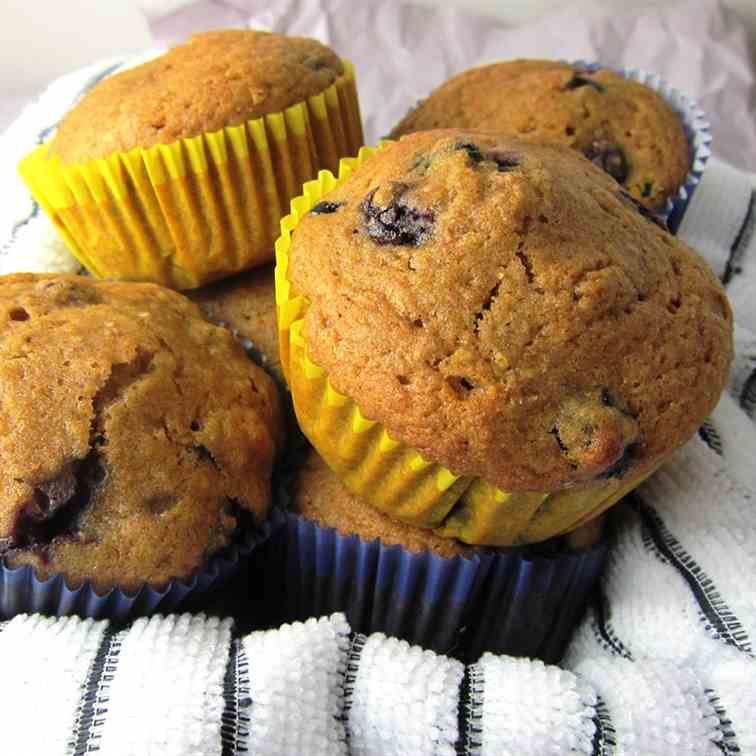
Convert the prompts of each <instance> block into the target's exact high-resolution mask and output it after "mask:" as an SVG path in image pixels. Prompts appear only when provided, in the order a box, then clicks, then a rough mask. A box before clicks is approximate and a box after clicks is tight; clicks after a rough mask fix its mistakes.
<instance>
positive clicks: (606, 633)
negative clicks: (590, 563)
mask: <svg viewBox="0 0 756 756" xmlns="http://www.w3.org/2000/svg"><path fill="white" fill-rule="evenodd" d="M591 609H592V615H593V616H592V619H591V629H592V630H593V635H594V637H595V639H596V642H597V643H598V644H599V645H600V646H601V648H603V649H604V650H605V651H608V652H609V653H610V654H612V655H613V656H621V657H623V658H624V659H629V660H630V661H633V655H632V654H631V653H630V650H629V649H628V648H627V646H625V644H624V643H623V642H622V641H621V640H620V638H619V636H618V635H617V633H616V632H615V630H614V627H613V626H612V622H611V619H610V615H611V609H610V607H609V601H608V600H607V598H606V596H605V595H604V592H603V591H602V590H601V588H600V587H599V588H597V589H596V590H595V591H594V595H593V601H592V604H591Z"/></svg>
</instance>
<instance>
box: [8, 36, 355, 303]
mask: <svg viewBox="0 0 756 756" xmlns="http://www.w3.org/2000/svg"><path fill="white" fill-rule="evenodd" d="M361 144H362V132H361V125H360V118H359V108H358V105H357V94H356V88H355V83H354V75H353V71H352V68H351V65H350V64H348V63H347V62H346V61H342V60H341V59H339V57H338V56H337V55H336V54H335V53H334V52H333V51H332V50H330V49H329V48H328V47H326V46H324V45H322V44H320V43H319V42H317V41H316V40H312V39H306V38H301V37H285V36H283V35H280V34H271V33H268V32H259V31H250V30H238V29H235V30H223V31H215V32H207V33H204V34H198V35H196V36H194V37H192V38H191V39H190V40H189V41H188V42H186V43H185V44H183V45H179V46H178V47H175V48H173V49H172V50H170V51H168V52H167V53H166V54H164V55H162V56H160V57H158V58H155V59H153V60H151V61H149V62H147V63H144V64H142V65H140V66H137V67H135V68H132V69H128V70H126V71H123V72H121V73H117V74H115V75H113V76H111V77H109V78H106V79H104V80H103V81H101V82H100V83H99V84H97V85H96V86H95V87H94V88H93V89H92V90H91V91H90V92H89V93H87V94H86V95H85V96H84V97H83V98H82V99H81V100H80V102H78V103H77V104H76V105H75V106H74V107H73V109H72V110H71V111H70V112H69V113H68V114H67V115H66V117H65V118H64V119H63V121H62V122H61V124H60V127H59V128H58V130H57V132H56V133H55V136H54V137H53V139H52V140H51V142H50V143H49V145H46V146H43V147H42V148H40V149H39V150H37V151H35V152H34V153H32V155H31V156H29V157H27V158H26V159H25V160H24V161H23V162H22V164H21V166H20V169H21V173H22V175H23V176H24V178H25V179H26V181H27V183H28V184H29V186H30V188H31V190H32V192H33V194H34V195H35V197H36V198H37V199H38V200H39V202H40V204H41V205H42V207H43V208H44V209H45V210H46V211H47V212H48V213H49V214H50V215H51V216H52V217H53V220H54V221H55V222H56V224H57V226H58V227H59V228H60V230H61V231H62V232H63V233H64V235H65V237H66V240H67V241H68V243H69V245H70V246H71V247H72V250H73V251H74V253H75V254H76V255H77V257H79V259H80V260H81V262H82V264H84V265H85V266H86V267H87V268H88V270H90V271H91V272H92V273H93V274H95V275H97V276H99V277H109V278H118V279H130V280H151V281H156V282H158V283H163V284H166V285H170V286H173V287H175V288H183V289H185V288H194V287H197V286H199V285H201V284H202V283H205V282H208V281H211V280H214V279H217V278H220V277H223V276H226V275H230V274H232V273H234V272H237V271H240V270H243V269H245V268H249V267H252V266H254V265H259V264H262V263H264V262H266V261H269V260H271V259H272V251H273V242H274V240H275V238H276V236H277V234H278V222H279V219H280V217H281V215H282V214H284V213H285V212H286V209H287V207H288V204H289V200H290V198H291V197H293V196H294V195H295V194H297V193H298V192H299V190H300V189H301V186H302V183H303V182H304V181H306V180H308V179H310V178H312V177H313V176H314V175H316V173H317V171H318V170H319V169H321V168H332V169H335V168H336V166H337V165H338V160H339V158H340V157H341V156H342V155H345V154H351V153H353V152H354V151H356V150H357V149H358V148H359V146H360V145H361ZM103 161H104V162H103Z"/></svg>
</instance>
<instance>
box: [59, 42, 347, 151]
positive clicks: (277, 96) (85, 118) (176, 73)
mask: <svg viewBox="0 0 756 756" xmlns="http://www.w3.org/2000/svg"><path fill="white" fill-rule="evenodd" d="M342 72H343V66H342V64H341V60H340V59H339V58H338V56H337V55H336V54H335V53H334V52H333V51H332V50H330V49H329V48H327V47H325V46H324V45H322V44H321V43H320V42H318V41H317V40H314V39H307V38H305V37H285V36H283V35H281V34H271V33H268V32H260V31H248V30H240V29H226V30H223V31H213V32H206V33H204V34H196V35H194V36H193V37H191V38H190V39H189V41H188V42H186V43H184V44H182V45H180V46H178V47H174V48H173V49H171V50H169V51H168V52H167V53H166V54H165V55H161V56H160V57H159V58H156V59H155V60H151V61H149V62H147V63H144V64H142V65H140V66H137V67H136V68H132V69H130V70H127V71H123V72H122V73H118V74H115V75H114V76H111V77H109V78H107V79H105V80H104V81H101V82H100V83H99V84H98V85H97V86H96V87H94V88H93V89H92V90H91V91H90V92H89V93H88V94H87V95H85V96H84V98H83V99H82V100H81V101H80V102H79V103H78V104H77V105H76V106H75V107H74V108H73V109H72V110H71V111H70V112H69V113H68V115H67V116H66V117H65V118H64V119H63V122H62V123H61V124H60V127H59V128H58V131H57V133H56V135H55V137H54V138H53V140H52V143H51V145H50V155H51V156H52V155H57V156H58V157H60V158H61V160H63V161H64V162H79V161H84V160H91V159H93V158H98V157H105V156H106V155H109V154H110V153H112V152H115V151H124V150H130V149H132V148H134V147H150V146H152V145H154V144H166V143H168V142H173V141H175V140H176V139H182V138H186V137H193V136H196V135H197V134H199V133H201V132H203V131H216V130H218V129H222V128H224V127H226V126H238V125H239V124H241V123H244V122H245V121H247V120H250V119H252V118H258V117H260V116H262V115H266V114H267V113H275V112H278V111H281V110H284V109H285V108H287V107H289V106H290V105H293V104H295V103H297V102H301V101H302V100H304V99H306V98H308V97H311V96H312V95H315V94H318V93H319V92H322V91H323V90H324V89H326V88H327V87H329V86H330V85H331V84H332V83H333V82H334V81H335V80H336V79H337V78H338V77H339V76H340V75H341V73H342Z"/></svg>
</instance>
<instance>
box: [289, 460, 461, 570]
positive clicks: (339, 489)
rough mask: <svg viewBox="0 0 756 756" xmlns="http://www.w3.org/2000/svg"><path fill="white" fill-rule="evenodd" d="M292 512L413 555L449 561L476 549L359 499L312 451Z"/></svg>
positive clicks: (342, 531)
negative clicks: (424, 553) (430, 554)
mask: <svg viewBox="0 0 756 756" xmlns="http://www.w3.org/2000/svg"><path fill="white" fill-rule="evenodd" d="M293 509H294V511H295V512H297V513H298V514H300V515H302V517H304V518H306V519H308V520H311V521H312V522H316V523H317V524H318V525H320V527H322V528H334V529H335V530H337V531H338V532H339V533H340V534H341V535H343V536H350V535H353V534H356V535H358V536H359V537H360V538H361V539H363V540H364V541H373V540H375V539H376V538H377V539H379V540H380V541H381V543H383V544H384V545H386V546H402V547H403V548H405V549H407V551H410V552H412V553H414V554H417V553H421V552H424V551H430V552H432V553H434V554H437V555H438V556H441V557H444V558H446V559H450V558H452V557H455V556H464V557H467V558H469V557H471V556H472V555H473V553H474V549H473V548H471V547H470V546H467V545H466V544H463V543H461V542H460V541H457V540H456V539H454V538H443V537H442V536H439V535H437V534H436V533H434V532H433V531H432V530H428V529H426V528H418V527H416V526H414V525H408V524H407V523H404V522H401V521H400V520H394V519H392V518H391V517H389V516H388V515H385V514H383V513H382V512H379V511H378V510H377V509H374V508H373V507H371V506H370V505H369V504H365V503H364V502H363V501H361V500H360V499H359V498H357V497H356V496H355V495H354V494H353V493H352V492H351V491H350V490H349V489H348V488H345V487H344V485H343V483H341V481H340V480H339V479H338V477H336V475H334V473H333V471H332V470H331V469H330V468H329V467H328V465H326V463H325V462H324V461H323V459H322V458H321V457H320V456H319V455H318V454H317V452H315V451H312V452H311V453H310V454H309V456H308V457H307V459H306V461H305V463H304V465H303V466H302V469H301V470H300V471H299V475H298V478H297V482H296V486H295V488H294V496H293Z"/></svg>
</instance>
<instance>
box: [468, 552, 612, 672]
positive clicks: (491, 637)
mask: <svg viewBox="0 0 756 756" xmlns="http://www.w3.org/2000/svg"><path fill="white" fill-rule="evenodd" d="M608 548H609V545H608V541H607V540H606V539H604V540H602V541H601V542H599V543H597V544H595V545H594V546H592V547H590V548H586V549H581V550H579V551H563V552H561V553H559V554H556V555H553V556H534V557H522V556H518V555H516V554H506V553H498V554H493V555H492V562H493V563H492V565H491V569H490V572H489V578H488V581H487V583H486V585H485V587H484V589H483V591H484V596H485V599H484V601H483V602H482V603H481V605H480V611H479V613H478V614H477V615H476V616H475V617H474V618H473V622H472V623H471V628H470V632H469V634H468V638H467V653H468V656H469V658H470V659H478V658H479V657H480V656H481V654H483V653H485V652H486V651H491V652H492V653H495V654H508V655H510V656H530V657H534V658H538V659H542V660H543V661H545V662H548V663H551V664H555V663H557V662H558V661H559V660H560V659H561V658H562V655H563V654H564V651H565V648H566V646H567V643H568V642H569V639H570V637H571V635H572V632H573V630H574V629H575V627H576V625H577V623H578V622H579V620H580V618H581V617H582V615H583V612H584V611H585V607H586V605H587V603H588V599H589V596H590V594H591V591H592V590H593V588H594V586H595V585H596V583H597V581H598V579H599V577H600V576H601V572H602V570H603V567H604V563H605V561H606V555H607V552H608Z"/></svg>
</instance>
